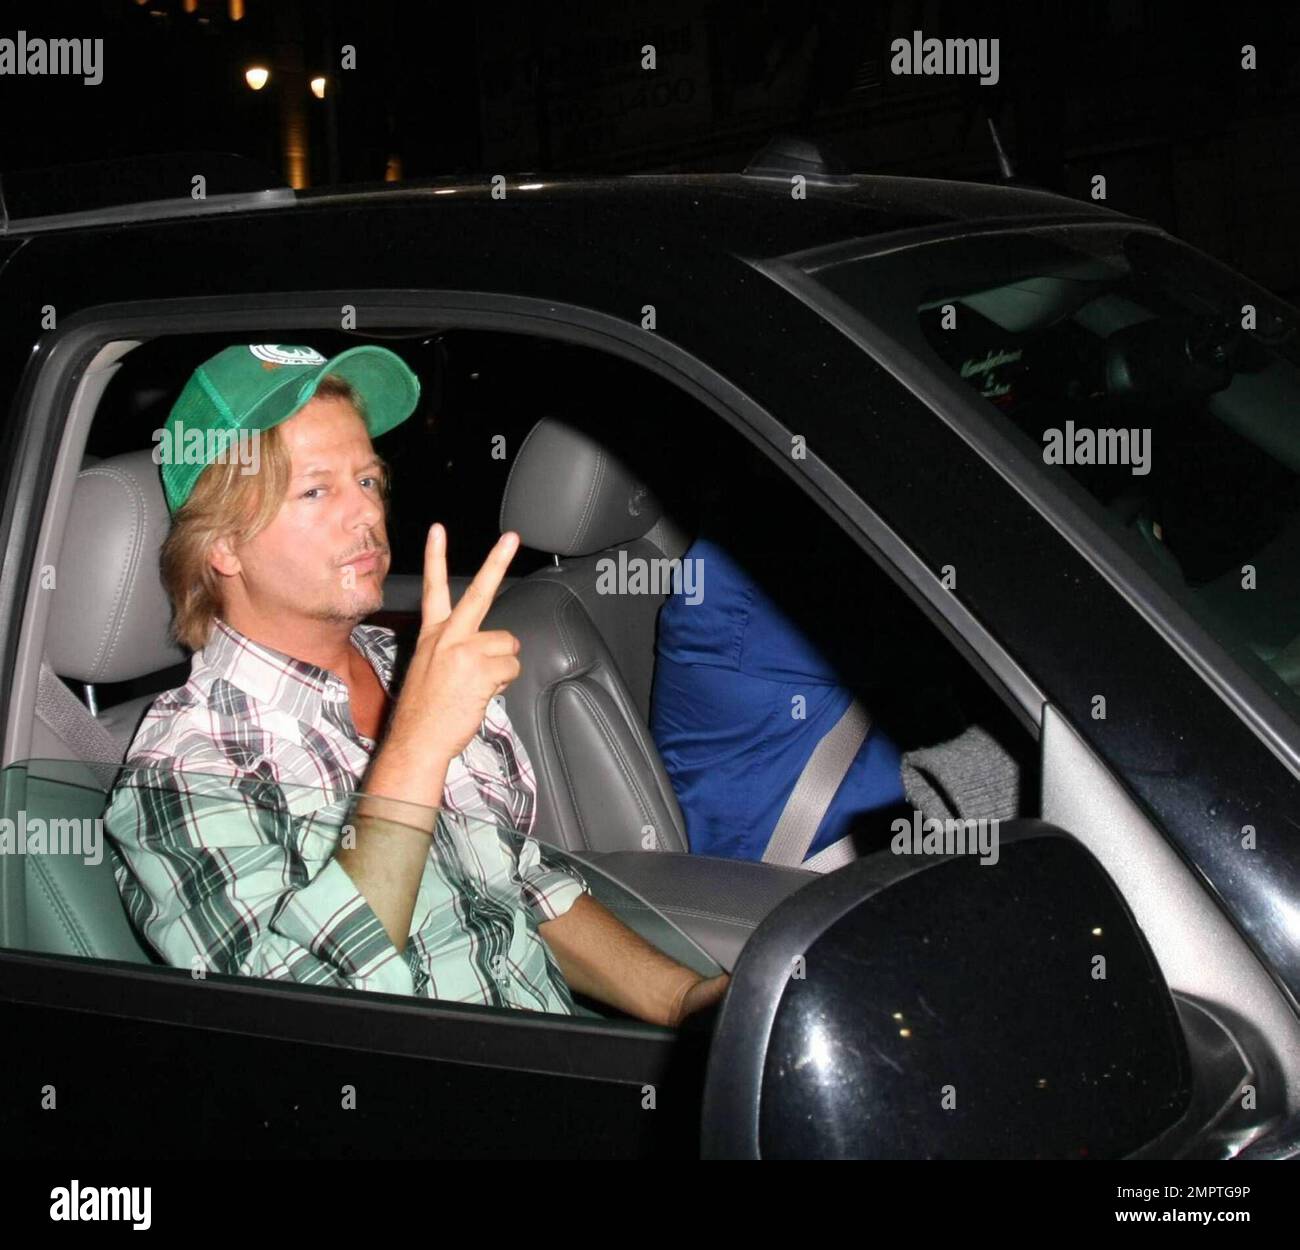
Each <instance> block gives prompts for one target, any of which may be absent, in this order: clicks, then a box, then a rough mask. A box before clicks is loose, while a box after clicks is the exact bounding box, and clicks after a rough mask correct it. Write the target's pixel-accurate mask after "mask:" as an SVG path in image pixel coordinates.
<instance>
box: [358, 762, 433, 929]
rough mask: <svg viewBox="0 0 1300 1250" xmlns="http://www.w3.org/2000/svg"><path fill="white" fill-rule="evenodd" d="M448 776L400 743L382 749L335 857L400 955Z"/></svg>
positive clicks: (372, 767) (409, 927)
mask: <svg viewBox="0 0 1300 1250" xmlns="http://www.w3.org/2000/svg"><path fill="white" fill-rule="evenodd" d="M446 777H447V764H446V763H443V762H441V761H436V760H435V761H432V762H430V761H429V760H427V759H426V760H424V761H417V759H416V756H415V754H414V753H413V752H407V751H406V750H405V749H404V748H403V746H402V744H401V743H398V742H390V743H387V744H385V746H384V748H383V749H382V750H381V751H380V753H379V754H378V755H377V756H376V757H375V761H374V764H373V765H372V766H371V769H370V772H369V773H368V774H367V776H366V779H365V783H364V787H365V788H364V790H363V791H362V794H361V795H360V797H359V798H358V799H357V803H356V807H355V809H354V812H353V817H352V827H353V830H354V833H355V839H354V841H355V845H353V846H351V847H349V846H347V845H346V843H345V844H343V845H341V846H340V847H339V849H338V850H337V851H336V852H335V853H334V858H335V859H337V860H338V862H339V864H340V865H341V866H342V868H343V870H344V871H345V872H346V873H347V874H348V876H349V877H351V878H352V880H353V882H354V883H355V884H356V887H357V889H358V890H359V891H360V892H361V893H362V894H363V895H364V896H365V900H366V902H367V903H369V904H370V909H371V910H372V911H373V912H374V913H375V915H376V916H378V918H379V921H380V923H381V924H382V925H383V926H384V931H385V932H386V933H387V934H388V937H389V940H390V941H391V942H392V943H393V945H394V946H395V947H396V948H397V949H398V950H399V951H400V950H403V949H404V948H405V946H406V939H407V938H408V937H409V936H410V932H411V917H412V916H413V915H414V914H415V899H416V895H417V894H418V893H419V889H420V879H421V877H423V875H424V865H425V861H426V860H427V859H428V856H429V839H430V838H431V836H432V834H433V830H434V825H435V822H436V821H437V819H438V809H439V807H440V806H441V804H442V790H443V785H444V783H445V781H446Z"/></svg>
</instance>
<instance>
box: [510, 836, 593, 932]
mask: <svg viewBox="0 0 1300 1250" xmlns="http://www.w3.org/2000/svg"><path fill="white" fill-rule="evenodd" d="M518 879H519V893H520V896H521V897H522V899H523V903H524V906H525V907H526V908H527V909H528V914H529V915H530V916H532V918H533V921H534V923H536V924H539V925H541V924H544V923H545V922H546V921H548V920H558V919H559V918H560V917H561V916H563V915H564V913H565V912H567V911H568V910H569V908H570V907H572V906H573V905H574V903H576V902H577V901H578V896H579V895H580V894H590V893H591V886H589V885H588V884H587V881H586V878H585V877H583V876H582V874H581V873H580V872H578V870H577V869H576V868H574V867H572V866H570V865H568V864H566V863H565V862H564V860H563V859H562V858H561V856H560V855H559V853H558V852H556V851H554V850H552V849H551V848H550V847H544V846H543V845H542V844H541V843H540V842H538V840H537V839H536V838H534V837H525V838H524V839H523V842H522V845H521V846H520V848H519V878H518Z"/></svg>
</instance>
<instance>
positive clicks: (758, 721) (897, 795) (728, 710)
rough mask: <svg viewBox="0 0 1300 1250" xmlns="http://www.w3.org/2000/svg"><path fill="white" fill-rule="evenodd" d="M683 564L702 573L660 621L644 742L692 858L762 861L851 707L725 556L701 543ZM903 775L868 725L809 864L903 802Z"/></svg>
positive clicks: (809, 648)
mask: <svg viewBox="0 0 1300 1250" xmlns="http://www.w3.org/2000/svg"><path fill="white" fill-rule="evenodd" d="M684 558H686V559H690V560H699V561H701V562H702V564H701V566H699V567H700V568H701V569H702V578H701V579H700V580H699V584H698V587H697V586H695V585H694V583H691V585H692V589H693V590H694V591H695V593H694V594H692V595H691V596H690V597H691V598H695V599H697V600H698V602H695V603H691V602H688V595H687V594H686V593H683V592H678V593H675V594H672V595H670V596H669V597H668V599H667V600H666V601H665V603H664V606H663V608H662V610H661V611H660V615H659V631H658V640H657V643H656V663H655V679H654V690H653V695H652V700H651V723H650V727H651V733H652V734H653V735H654V739H655V743H656V745H657V746H658V748H659V753H660V755H661V756H662V757H663V761H664V767H665V768H666V769H667V770H668V775H669V777H670V778H671V779H672V783H673V787H674V789H675V790H676V792H677V800H678V802H679V803H680V804H681V808H682V814H683V815H684V816H685V818H686V829H687V834H688V836H689V838H690V845H691V850H692V851H693V852H695V853H696V854H701V855H720V856H724V857H728V858H733V859H753V860H758V859H762V857H763V851H764V850H765V849H766V847H767V843H768V839H769V838H770V837H771V834H772V830H773V829H774V828H776V823H777V821H778V820H779V819H780V817H781V811H782V809H783V808H784V807H785V803H786V800H787V799H788V798H789V797H790V792H791V791H792V790H793V789H794V784H795V782H796V781H797V780H798V777H799V774H800V772H801V771H802V770H803V767H804V765H805V764H806V763H807V762H808V758H809V756H811V755H812V753H813V749H814V748H815V747H816V745H817V743H818V742H819V741H820V740H821V738H822V736H823V735H824V734H825V733H826V732H827V731H828V730H829V729H831V728H832V727H833V726H834V724H835V722H836V721H838V720H839V718H840V717H841V716H842V715H843V713H844V710H845V709H846V708H847V707H848V705H849V703H850V701H851V700H852V697H853V696H852V693H851V692H850V691H849V690H848V689H846V688H845V687H844V686H842V685H840V684H839V681H838V678H837V676H836V673H835V671H834V669H833V668H832V667H831V665H830V663H829V661H828V660H827V659H826V657H825V656H823V655H822V654H821V653H820V652H819V651H818V650H817V648H816V647H815V646H814V645H813V643H812V642H811V641H810V640H809V639H808V637H807V636H806V635H805V634H804V633H803V632H802V630H800V629H799V628H798V627H797V626H796V625H795V624H794V622H793V621H791V620H790V618H789V617H788V616H787V615H786V614H785V613H784V612H782V610H781V609H780V608H779V607H778V606H777V605H776V603H774V602H773V601H772V599H771V598H769V597H768V595H767V594H765V593H764V592H763V590H762V589H760V587H759V586H758V585H757V584H756V583H755V581H754V580H753V578H752V577H751V576H750V575H749V573H748V572H746V570H745V569H744V568H742V567H741V565H740V564H739V563H738V562H737V561H736V560H735V559H734V558H733V557H732V556H731V555H730V554H729V553H728V552H727V550H726V549H724V548H723V547H721V546H719V545H718V544H717V543H715V542H713V541H712V540H710V539H707V538H699V539H697V540H696V542H695V543H694V544H693V545H692V546H691V548H690V549H689V550H688V551H687V552H686V555H685V557H684ZM796 696H802V697H803V698H804V700H805V701H806V706H805V708H804V711H805V716H804V719H802V720H800V719H796V717H795V716H794V715H793V714H792V710H793V709H794V708H795V707H796V704H795V702H794V700H795V698H796ZM868 711H870V709H868ZM899 766H900V758H899V751H898V748H897V747H896V746H895V745H894V744H893V743H892V742H891V741H890V740H889V738H888V737H887V736H886V735H885V734H884V733H883V732H882V731H881V730H880V729H878V728H877V727H875V726H874V725H873V726H872V728H871V730H870V732H869V733H868V734H867V738H866V741H865V742H863V744H862V747H861V748H860V750H859V751H858V753H857V755H856V756H855V757H854V760H853V763H852V764H851V765H850V767H849V771H848V774H847V775H846V776H845V778H844V781H843V783H842V784H841V786H840V788H839V790H838V791H837V792H836V795H835V798H834V799H833V800H832V802H831V805H830V808H829V809H828V810H827V812H826V815H825V816H824V817H823V818H822V822H821V824H820V825H819V826H818V829H817V836H816V837H815V838H814V839H813V841H812V845H811V847H810V848H809V852H808V853H809V855H815V854H816V853H817V852H818V851H820V850H821V849H823V848H824V847H826V846H829V845H830V844H831V843H832V842H836V841H838V840H839V839H840V838H841V837H843V836H844V835H845V834H846V833H847V832H848V831H849V825H850V822H851V821H852V819H853V817H854V816H855V815H856V814H858V813H861V812H865V811H871V810H874V809H876V808H880V807H886V806H888V805H890V804H893V803H897V802H899V801H901V800H902V798H903V783H902V778H901V774H900V772H899Z"/></svg>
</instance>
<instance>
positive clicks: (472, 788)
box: [105, 621, 590, 1013]
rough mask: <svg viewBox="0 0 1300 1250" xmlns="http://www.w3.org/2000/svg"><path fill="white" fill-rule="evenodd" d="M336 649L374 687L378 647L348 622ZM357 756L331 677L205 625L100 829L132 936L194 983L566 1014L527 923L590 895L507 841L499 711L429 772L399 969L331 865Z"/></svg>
mask: <svg viewBox="0 0 1300 1250" xmlns="http://www.w3.org/2000/svg"><path fill="white" fill-rule="evenodd" d="M352 642H353V645H354V646H356V648H357V649H358V650H359V651H360V652H361V654H362V655H363V656H365V658H366V659H367V660H368V661H369V662H370V664H371V666H372V667H373V668H374V670H375V673H376V674H377V676H378V677H379V680H380V681H381V682H382V683H383V686H384V689H385V690H389V689H390V682H391V681H392V678H393V668H394V662H395V655H396V649H397V648H396V638H395V636H394V634H393V632H392V630H389V629H383V628H381V627H379V626H374V625H358V626H357V627H356V628H355V629H354V630H353V631H352ZM375 746H376V743H375V741H374V740H373V739H370V738H366V737H364V736H362V735H360V734H358V732H357V730H356V727H355V726H354V724H353V722H352V714H351V710H350V706H349V697H348V688H347V685H346V683H344V682H343V680H342V679H341V678H339V677H338V676H336V675H335V674H333V673H331V672H328V671H327V670H325V669H323V668H319V667H318V666H316V665H314V664H307V663H304V662H303V661H301V660H296V659H293V658H292V657H290V656H287V655H284V654H283V653H281V652H279V651H275V650H273V649H271V648H270V647H266V646H263V645H262V644H260V643H257V642H254V641H252V640H251V639H249V638H246V637H244V636H243V635H242V634H240V633H239V632H238V631H236V630H234V629H232V628H231V627H230V626H228V625H226V624H225V622H223V621H217V623H216V625H215V627H214V629H213V632H212V637H211V639H210V641H209V642H208V645H207V646H206V647H204V648H203V649H202V650H201V651H199V652H197V653H195V655H194V658H193V664H192V668H191V672H190V679H189V681H188V682H187V683H186V684H185V685H184V686H182V687H180V688H179V689H177V690H171V691H168V692H167V693H166V694H163V695H160V696H159V697H158V698H157V699H156V700H155V701H154V703H153V706H152V707H151V708H150V709H149V712H148V714H147V715H146V716H145V718H144V721H143V722H142V723H141V725H140V729H139V731H138V732H137V734H136V736H135V740H134V741H133V742H132V744H131V749H130V750H129V751H128V753H127V759H126V764H127V771H125V772H124V773H123V775H122V778H121V780H120V781H119V783H118V785H117V787H116V788H115V790H114V791H113V794H112V796H111V799H110V802H109V806H108V810H107V812H106V813H105V826H106V828H107V830H108V832H109V834H110V845H112V847H113V859H114V869H115V872H116V876H117V884H118V889H119V890H120V892H121V894H122V898H123V900H124V901H125V903H126V906H127V910H128V912H129V913H130V916H131V918H132V920H133V921H134V923H135V925H136V927H137V928H138V929H139V931H140V932H141V933H143V934H144V936H145V937H146V938H147V939H148V940H149V942H150V943H152V945H153V946H154V947H155V948H156V949H157V950H158V951H159V953H160V954H161V955H162V956H163V958H164V959H166V960H167V962H168V963H170V964H173V965H176V966H180V967H189V968H191V969H193V970H195V971H196V972H197V971H198V970H199V969H201V968H202V969H208V970H211V971H215V972H223V973H231V974H239V975H244V976H261V977H271V978H277V979H282V980H291V981H298V982H302V983H304V984H308V985H335V986H349V987H352V988H354V989H365V990H380V991H384V992H387V993H395V994H416V995H423V996H426V997H429V998H438V999H445V1000H451V1001H454V1002H466V1003H486V1004H492V1005H497V1006H511V1007H524V1008H530V1009H532V1010H535V1011H552V1012H563V1013H571V1012H572V1011H573V999H572V997H571V995H570V991H569V987H568V986H567V984H566V983H565V981H564V978H563V976H562V974H561V972H560V970H559V967H558V965H557V964H556V963H555V959H554V956H553V955H552V954H551V952H550V951H549V949H548V948H547V946H546V943H545V942H544V941H543V940H542V939H541V937H540V935H539V934H538V932H537V926H538V925H539V924H541V923H542V922H544V921H546V920H553V919H555V918H556V917H558V916H562V915H563V914H564V913H565V912H566V911H568V909H569V908H570V907H571V906H572V905H573V903H574V901H575V900H576V899H577V897H578V895H579V894H581V893H583V892H588V893H589V892H590V890H589V887H588V886H587V883H586V882H585V881H584V880H583V878H582V877H581V876H580V875H579V874H578V873H577V872H576V871H574V870H572V869H569V868H566V867H565V866H564V865H563V864H561V863H560V862H559V861H558V860H557V859H556V858H555V857H554V856H553V855H552V854H551V853H550V852H549V851H548V850H546V849H544V848H543V847H542V845H541V843H539V842H538V841H537V840H536V839H535V838H532V837H528V836H523V837H521V836H519V835H520V834H523V835H527V834H528V833H529V831H530V830H531V828H532V824H533V815H534V803H535V795H536V786H535V782H534V779H533V773H532V768H531V766H530V764H529V761H528V757H527V755H526V753H525V751H524V748H523V745H522V743H520V742H519V741H518V739H517V738H516V737H515V735H514V732H513V730H512V728H511V725H510V720H509V717H508V716H507V715H506V711H505V706H504V704H503V703H502V701H501V700H500V698H499V697H498V698H496V699H493V700H492V702H491V703H490V704H489V705H488V710H487V714H486V716H485V717H484V720H483V724H482V726H481V727H480V729H479V732H478V735H477V736H476V737H475V738H473V739H471V741H470V743H469V745H468V746H467V747H466V748H465V750H464V752H462V754H461V755H459V756H458V757H457V758H456V759H454V760H453V761H452V762H451V765H450V767H449V768H448V770H447V779H446V785H445V788H444V795H443V811H442V815H441V817H440V819H439V821H438V824H437V828H436V829H435V831H434V833H433V835H432V841H431V845H430V848H429V855H428V858H427V860H426V862H425V866H424V874H423V876H422V877H421V880H420V887H419V893H418V895H417V897H416V903H415V911H414V913H413V915H412V918H411V927H410V933H409V939H408V941H407V944H406V947H405V949H404V950H403V951H402V952H401V953H400V954H399V953H398V951H397V949H396V947H395V946H394V945H393V944H392V942H391V941H390V939H389V937H388V934H387V932H386V931H385V929H384V927H383V925H382V924H381V923H380V920H379V918H378V917H377V916H376V915H375V913H374V911H373V910H372V909H371V907H370V904H369V903H368V902H367V901H366V899H365V897H364V896H363V895H362V894H361V893H360V891H359V890H358V889H357V887H356V885H355V884H354V883H353V881H352V878H351V877H350V876H349V875H348V874H347V872H346V871H345V870H344V868H343V867H342V865H341V864H340V863H339V862H338V861H337V860H336V859H335V858H334V850H335V847H336V846H337V844H338V841H339V838H340V836H341V834H342V832H343V830H344V829H345V828H346V827H347V826H346V824H345V821H346V819H347V812H348V811H349V809H350V807H351V804H352V802H353V800H354V798H355V792H356V790H357V786H358V782H359V779H360V777H361V776H362V774H363V773H364V772H365V769H366V766H367V765H368V763H369V761H370V756H371V753H372V752H373V750H374V749H375ZM514 830H518V831H519V833H512V832H511V831H514ZM370 836H383V835H382V834H380V833H374V834H372V835H370Z"/></svg>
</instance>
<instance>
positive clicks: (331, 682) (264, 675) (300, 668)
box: [191, 618, 396, 723]
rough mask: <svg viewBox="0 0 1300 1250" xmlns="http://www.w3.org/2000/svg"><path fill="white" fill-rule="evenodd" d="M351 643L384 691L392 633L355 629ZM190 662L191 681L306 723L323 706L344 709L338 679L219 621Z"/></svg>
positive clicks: (390, 664)
mask: <svg viewBox="0 0 1300 1250" xmlns="http://www.w3.org/2000/svg"><path fill="white" fill-rule="evenodd" d="M351 641H352V644H353V645H354V646H355V647H356V648H357V650H358V651H360V652H361V654H362V655H363V656H364V657H365V658H366V660H367V661H368V662H369V663H370V665H371V667H372V668H373V669H374V670H375V674H376V676H378V678H379V681H380V683H381V684H382V685H383V687H384V689H385V690H388V688H389V684H390V682H391V680H392V676H393V656H394V651H395V648H396V635H395V634H394V633H393V631H392V630H391V629H385V628H384V627H383V626H382V625H357V626H356V627H355V628H354V629H353V630H352V635H351ZM194 661H195V663H194V671H193V673H192V674H191V676H192V678H199V677H201V678H203V679H204V680H205V681H207V682H212V681H215V680H217V679H219V678H220V679H223V680H225V681H227V682H229V683H230V684H231V685H232V686H234V687H235V688H236V689H237V690H240V691H242V692H243V693H244V694H246V695H248V696H249V697H250V698H253V699H256V700H257V701H258V702H261V703H265V704H268V705H270V706H271V707H274V708H278V709H279V710H280V711H283V712H286V713H288V714H289V715H291V716H293V717H295V718H297V719H298V720H303V721H307V722H309V723H312V722H315V721H317V720H318V719H319V718H320V716H321V713H322V710H323V706H324V704H326V703H344V704H346V703H347V701H348V698H349V695H348V687H347V683H346V682H345V681H343V679H342V678H341V677H339V676H338V675H337V674H336V673H332V672H330V671H329V669H325V668H321V667H320V666H319V665H317V664H309V663H307V661H305V660H299V659H295V658H294V657H293V656H291V655H286V654H285V653H284V652H283V651H277V650H276V649H275V648H274V647H268V646H267V645H266V644H265V643H261V642H257V641H255V640H254V639H252V638H249V637H247V636H246V635H244V634H241V633H240V632H239V630H237V629H235V628H234V627H233V626H231V625H228V624H226V622H225V621H223V620H221V619H220V618H217V619H216V620H215V621H214V622H213V627H212V633H211V636H210V637H209V639H208V643H207V645H206V646H205V647H204V648H203V649H202V650H201V651H200V652H198V653H197V654H196V655H195V657H194Z"/></svg>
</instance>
